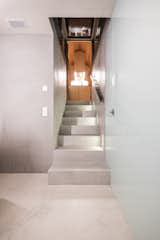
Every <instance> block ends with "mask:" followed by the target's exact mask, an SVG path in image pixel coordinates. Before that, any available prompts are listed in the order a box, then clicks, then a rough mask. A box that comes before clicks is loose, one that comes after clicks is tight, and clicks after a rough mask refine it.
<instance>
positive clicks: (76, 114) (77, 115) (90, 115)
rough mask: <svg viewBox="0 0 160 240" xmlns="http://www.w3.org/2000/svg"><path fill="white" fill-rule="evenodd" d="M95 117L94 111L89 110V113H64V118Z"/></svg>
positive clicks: (78, 111) (79, 111)
mask: <svg viewBox="0 0 160 240" xmlns="http://www.w3.org/2000/svg"><path fill="white" fill-rule="evenodd" d="M95 116H96V111H95V110H90V111H81V110H77V111H69V110H67V111H65V112H64V117H95Z"/></svg>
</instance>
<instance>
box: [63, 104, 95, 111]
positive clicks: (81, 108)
mask: <svg viewBox="0 0 160 240" xmlns="http://www.w3.org/2000/svg"><path fill="white" fill-rule="evenodd" d="M93 108H94V107H93V106H92V105H66V108H65V110H67V111H92V110H94V109H93Z"/></svg>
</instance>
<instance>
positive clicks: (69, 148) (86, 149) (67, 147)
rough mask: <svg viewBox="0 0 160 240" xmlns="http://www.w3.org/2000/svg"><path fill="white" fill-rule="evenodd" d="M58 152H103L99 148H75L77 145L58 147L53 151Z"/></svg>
mask: <svg viewBox="0 0 160 240" xmlns="http://www.w3.org/2000/svg"><path fill="white" fill-rule="evenodd" d="M60 150H73V151H74V150H81V151H83V150H84V151H103V148H102V147H100V146H81V145H80V146H77V145H69V146H59V147H58V148H56V149H55V151H60Z"/></svg>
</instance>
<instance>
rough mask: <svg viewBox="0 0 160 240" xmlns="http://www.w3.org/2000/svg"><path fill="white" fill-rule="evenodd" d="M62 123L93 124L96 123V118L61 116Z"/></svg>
mask: <svg viewBox="0 0 160 240" xmlns="http://www.w3.org/2000/svg"><path fill="white" fill-rule="evenodd" d="M62 124H63V125H83V126H86V125H87V126H88V125H89V126H95V125H96V118H94V117H93V118H69V117H66V118H63V120H62Z"/></svg>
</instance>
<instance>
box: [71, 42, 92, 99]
mask: <svg viewBox="0 0 160 240" xmlns="http://www.w3.org/2000/svg"><path fill="white" fill-rule="evenodd" d="M91 67H92V43H91V41H68V81H67V98H68V100H76V101H90V100H91V92H92V82H91V79H90V74H91ZM74 72H85V73H86V78H85V80H87V81H88V86H71V81H72V80H74Z"/></svg>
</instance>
